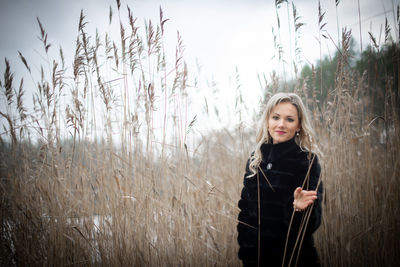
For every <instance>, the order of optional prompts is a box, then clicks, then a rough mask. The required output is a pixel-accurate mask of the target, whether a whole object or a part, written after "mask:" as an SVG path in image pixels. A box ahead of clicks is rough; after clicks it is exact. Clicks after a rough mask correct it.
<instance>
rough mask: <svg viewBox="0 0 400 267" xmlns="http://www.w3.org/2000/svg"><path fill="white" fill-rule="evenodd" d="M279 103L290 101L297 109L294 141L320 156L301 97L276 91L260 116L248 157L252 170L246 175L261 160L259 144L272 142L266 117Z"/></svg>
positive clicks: (257, 165)
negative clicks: (254, 139) (251, 152)
mask: <svg viewBox="0 0 400 267" xmlns="http://www.w3.org/2000/svg"><path fill="white" fill-rule="evenodd" d="M279 103H291V104H292V105H294V106H295V107H296V109H297V113H298V116H299V125H300V131H299V136H296V137H295V142H296V143H297V145H298V146H299V147H300V149H302V150H303V151H309V152H312V153H315V154H317V155H318V156H321V151H320V150H319V149H318V146H317V144H316V138H315V132H314V129H313V127H312V125H311V122H310V119H309V115H308V112H307V109H306V107H305V106H304V104H303V101H301V98H300V97H299V96H298V95H297V94H295V93H277V94H275V95H273V96H272V97H271V98H270V99H269V100H268V102H267V106H266V108H265V110H264V112H263V114H262V116H261V118H260V121H259V123H258V127H257V134H256V146H255V149H254V153H253V155H252V156H251V157H250V164H249V169H250V171H251V172H252V174H250V175H249V176H248V177H252V176H254V175H255V174H256V173H257V168H258V167H259V166H260V163H261V160H262V154H261V146H262V145H263V144H268V143H271V142H272V137H271V136H270V134H269V132H268V118H269V116H270V114H271V112H272V110H273V109H274V108H275V107H276V105H278V104H279Z"/></svg>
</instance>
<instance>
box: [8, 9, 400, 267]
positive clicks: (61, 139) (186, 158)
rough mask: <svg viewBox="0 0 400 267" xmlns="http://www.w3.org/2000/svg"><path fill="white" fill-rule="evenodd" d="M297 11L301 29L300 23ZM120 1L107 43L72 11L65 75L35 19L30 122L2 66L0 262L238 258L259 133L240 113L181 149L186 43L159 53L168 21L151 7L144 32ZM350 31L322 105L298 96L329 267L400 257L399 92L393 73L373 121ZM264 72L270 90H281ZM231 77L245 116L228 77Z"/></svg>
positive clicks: (187, 127) (187, 125)
mask: <svg viewBox="0 0 400 267" xmlns="http://www.w3.org/2000/svg"><path fill="white" fill-rule="evenodd" d="M281 2H282V1H281ZM277 4H282V3H277ZM288 7H289V5H288ZM292 9H293V12H294V14H293V18H294V26H295V31H296V29H298V27H301V24H300V22H299V21H298V19H299V15H298V14H297V13H295V6H294V5H293V6H292ZM116 10H117V12H118V16H117V19H118V21H117V22H115V19H116V18H115V17H116V16H113V9H112V8H111V7H110V16H109V23H110V24H113V23H116V24H117V25H118V28H119V30H120V33H119V37H118V38H117V39H118V41H116V40H113V39H112V37H111V36H112V33H111V32H106V33H105V35H104V37H102V36H101V34H100V33H98V32H97V31H96V34H95V36H94V37H93V36H91V35H90V34H89V33H88V32H87V30H86V25H87V21H86V18H85V16H84V13H83V12H82V13H81V15H80V18H79V30H78V34H77V38H76V49H75V56H74V59H73V64H72V65H73V70H72V75H68V74H67V69H66V68H65V66H66V64H65V62H64V57H63V52H62V50H60V52H59V53H60V56H59V59H56V57H54V59H53V58H52V55H51V52H52V46H51V44H49V43H48V41H47V33H46V31H45V27H44V26H43V25H42V24H41V23H40V21H39V20H38V23H39V28H40V36H41V41H42V42H43V46H44V51H43V53H45V55H46V57H45V58H47V60H48V61H47V62H45V64H46V65H47V66H46V67H43V68H42V71H41V74H40V80H39V81H38V82H36V84H37V92H36V94H35V98H34V99H35V103H34V105H35V106H34V110H33V111H32V112H31V113H30V114H29V115H28V112H27V108H26V107H25V106H24V103H23V101H22V99H23V95H24V89H23V81H22V80H21V82H20V83H19V86H18V88H19V89H18V90H15V83H14V80H13V73H12V69H11V66H10V65H9V63H8V61H6V71H5V73H4V79H3V80H1V84H0V87H1V90H2V92H3V93H4V96H5V98H6V100H7V101H6V103H7V108H6V110H5V111H4V112H2V113H0V115H1V117H2V118H3V119H4V120H3V121H4V125H5V129H6V132H5V133H4V134H2V135H1V140H0V141H1V151H0V152H1V154H0V157H1V161H0V162H1V165H0V178H1V182H0V190H1V197H0V214H1V217H0V223H1V234H0V246H1V250H0V251H1V252H0V264H1V265H2V266H3V265H4V266H20V265H29V266H43V265H51V266H68V265H80V266H97V265H111V266H132V265H134V266H238V265H240V262H239V260H238V258H237V254H236V253H237V249H238V247H237V242H236V224H237V219H236V218H237V214H238V211H239V210H238V208H237V201H238V199H239V194H240V190H241V187H242V179H243V174H244V165H245V162H246V160H247V157H248V155H249V154H250V152H251V149H252V144H253V142H252V140H253V137H254V129H252V128H251V127H245V124H242V122H241V121H239V124H238V127H235V128H233V130H227V129H220V130H215V131H212V132H209V133H207V134H204V135H203V136H200V137H199V138H198V139H197V140H196V142H194V143H193V144H190V143H189V134H192V133H194V132H195V130H194V128H195V126H196V119H195V118H193V119H192V120H190V119H189V118H188V109H189V104H188V103H189V97H190V92H189V88H190V87H189V86H188V84H190V81H191V80H190V77H189V72H188V69H187V66H186V64H185V62H184V45H183V40H182V37H181V36H180V35H179V34H178V37H177V46H176V49H175V53H174V58H173V60H172V62H171V61H168V60H170V58H168V57H167V54H166V48H165V47H164V43H163V39H164V34H165V28H164V27H165V26H166V24H167V21H168V20H167V19H165V18H164V15H163V13H162V10H161V9H160V20H159V22H158V23H156V24H155V23H154V22H151V21H146V24H145V26H144V27H139V25H138V23H137V20H136V18H134V17H133V14H132V12H131V10H130V9H129V8H127V10H123V9H122V8H121V3H120V1H117V9H116ZM126 12H127V18H128V20H127V21H128V25H127V26H126V25H124V23H123V21H124V19H123V14H124V13H125V14H126ZM320 13H321V12H320ZM288 16H289V15H288ZM113 21H114V22H113ZM295 34H297V33H295ZM297 38H299V37H298V36H296V37H295V38H294V40H297ZM349 38H350V34H349V33H348V32H344V34H343V36H342V45H341V49H342V53H341V55H342V57H341V59H340V60H339V63H338V66H337V71H336V84H335V88H330V89H328V90H329V94H328V95H329V98H328V102H327V103H318V102H317V99H316V98H315V97H316V95H317V94H316V93H315V92H313V90H314V88H308V87H307V83H303V84H300V82H298V83H297V84H298V86H297V89H296V91H297V92H298V93H299V94H301V95H302V96H304V98H306V99H307V101H306V102H307V105H308V107H309V109H310V110H311V111H312V113H313V114H312V115H313V118H314V122H315V123H314V124H315V127H316V130H317V132H318V136H319V141H320V144H321V147H322V150H323V152H324V154H325V157H324V158H323V159H322V160H321V162H322V165H323V170H324V172H323V177H322V179H323V182H324V188H325V195H324V196H325V197H324V205H323V222H322V225H321V227H320V229H319V230H318V231H317V233H316V246H317V248H318V250H319V252H320V257H321V260H322V263H323V265H324V266H381V265H385V266H395V265H396V263H397V260H398V258H399V244H398V240H397V237H398V236H399V229H400V227H399V224H400V222H399V218H400V216H399V215H400V214H399V212H400V211H399V205H398V203H399V200H400V199H399V193H398V189H397V188H399V186H400V184H399V180H400V171H399V162H400V161H399V151H400V140H399V138H400V137H399V136H400V134H399V126H400V123H399V117H398V114H399V112H398V105H399V103H398V98H397V97H396V96H395V95H394V94H393V92H394V90H393V85H394V83H393V80H392V79H391V76H390V74H388V76H387V78H386V79H387V84H386V87H385V88H380V90H384V94H385V102H384V114H382V116H379V117H377V116H374V115H373V114H371V113H370V112H369V111H370V105H371V102H372V101H373V99H372V97H371V96H370V95H369V92H370V90H367V89H368V83H367V82H366V75H367V74H363V73H356V72H354V71H351V70H350V69H349V68H347V67H346V64H347V63H346V61H347V60H348V53H347V52H348V50H349V40H350V39H349ZM278 50H279V49H278ZM397 51H398V50H397ZM281 52H282V51H281ZM19 55H20V58H21V60H22V62H23V64H24V65H25V66H26V68H27V70H28V72H29V73H31V69H30V67H29V64H28V61H27V60H26V59H25V58H24V57H23V55H22V53H21V52H19ZM297 56H298V54H297V53H295V59H296V60H297V59H298V57H297ZM167 59H168V60H167ZM396 60H397V61H396V62H397V64H398V58H397V59H396ZM45 69H48V71H46V70H45ZM284 69H285V68H284ZM285 72H286V70H285ZM278 73H279V71H278ZM32 77H33V75H32ZM69 77H72V78H69ZM272 77H273V78H272V82H271V83H270V84H269V91H268V92H267V93H268V94H271V93H273V92H275V91H276V90H278V88H279V87H280V85H279V83H280V82H279V79H278V78H277V76H272ZM236 81H237V83H238V86H237V96H238V99H237V105H236V107H237V110H236V113H237V114H238V116H239V117H241V112H242V110H241V108H245V106H244V104H243V102H242V100H241V96H242V93H241V91H240V90H241V88H240V77H239V73H238V72H237V75H236ZM283 88H285V89H286V90H287V88H288V86H287V85H286V82H285V83H284V85H283ZM310 90H311V92H312V94H311V96H312V97H311V98H310V97H309V96H310V94H309V92H310ZM62 95H67V97H65V98H62V97H61V96H62ZM189 121H191V122H189ZM159 129H162V130H161V132H160V130H159Z"/></svg>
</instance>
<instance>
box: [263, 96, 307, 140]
mask: <svg viewBox="0 0 400 267" xmlns="http://www.w3.org/2000/svg"><path fill="white" fill-rule="evenodd" d="M297 131H300V123H299V115H298V112H297V108H296V107H295V106H294V105H293V104H292V103H288V102H281V103H279V104H278V105H276V106H275V107H274V108H273V109H272V111H271V114H270V115H269V118H268V132H269V134H270V136H271V137H272V140H273V143H274V144H277V143H282V142H286V141H288V140H290V139H292V138H293V137H294V135H295V134H296V132H297Z"/></svg>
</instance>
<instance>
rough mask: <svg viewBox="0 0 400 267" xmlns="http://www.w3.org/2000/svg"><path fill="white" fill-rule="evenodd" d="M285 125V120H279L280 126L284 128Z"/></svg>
mask: <svg viewBox="0 0 400 267" xmlns="http://www.w3.org/2000/svg"><path fill="white" fill-rule="evenodd" d="M284 126H285V123H284V120H283V119H280V120H279V122H278V127H279V128H283V127H284Z"/></svg>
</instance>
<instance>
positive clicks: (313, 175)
mask: <svg viewBox="0 0 400 267" xmlns="http://www.w3.org/2000/svg"><path fill="white" fill-rule="evenodd" d="M310 162H311V160H310ZM307 169H308V167H307ZM320 176H321V166H320V164H319V162H318V157H317V156H316V155H315V158H314V161H313V162H312V166H311V170H310V175H309V177H308V181H307V180H306V183H305V186H304V189H305V190H317V199H316V200H315V201H314V205H313V206H309V207H308V208H307V209H306V210H308V209H312V211H311V215H310V218H309V220H308V223H307V230H306V233H307V234H309V235H311V234H312V233H314V232H315V231H316V230H317V229H318V227H319V226H320V225H321V218H322V198H323V185H322V182H321V181H320ZM291 202H292V203H293V196H292V201H291ZM305 212H306V211H303V212H295V215H294V220H293V230H295V231H297V230H298V229H299V228H300V225H301V221H302V219H304V217H305V216H303V215H304V214H305Z"/></svg>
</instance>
